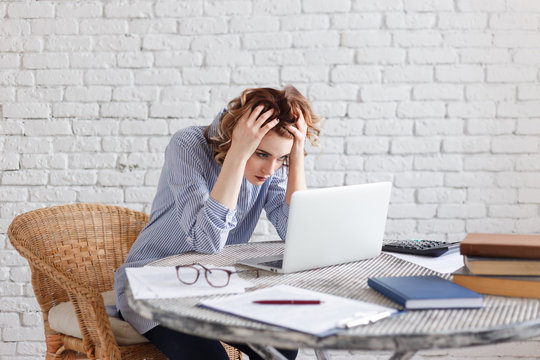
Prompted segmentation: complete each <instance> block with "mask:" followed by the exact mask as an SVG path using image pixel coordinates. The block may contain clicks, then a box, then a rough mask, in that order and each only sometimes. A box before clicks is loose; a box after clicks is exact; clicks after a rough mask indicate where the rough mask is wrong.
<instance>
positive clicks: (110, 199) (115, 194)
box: [79, 187, 124, 204]
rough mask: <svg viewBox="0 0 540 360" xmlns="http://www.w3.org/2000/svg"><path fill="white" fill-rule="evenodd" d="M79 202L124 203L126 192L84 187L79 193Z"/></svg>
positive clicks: (114, 189) (115, 189)
mask: <svg viewBox="0 0 540 360" xmlns="http://www.w3.org/2000/svg"><path fill="white" fill-rule="evenodd" d="M79 201H81V202H84V203H106V204H111V203H112V204H119V203H122V202H124V192H123V191H122V189H117V188H103V187H97V188H94V187H91V188H87V187H83V188H81V190H80V191H79Z"/></svg>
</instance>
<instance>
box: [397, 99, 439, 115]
mask: <svg viewBox="0 0 540 360" xmlns="http://www.w3.org/2000/svg"><path fill="white" fill-rule="evenodd" d="M445 113H446V106H445V104H444V103H442V102H437V101H422V102H402V103H400V104H399V105H398V107H397V116H398V117H404V118H432V117H444V115H445Z"/></svg>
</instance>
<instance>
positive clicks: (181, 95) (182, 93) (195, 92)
mask: <svg viewBox="0 0 540 360" xmlns="http://www.w3.org/2000/svg"><path fill="white" fill-rule="evenodd" d="M211 89H212V88H211V87H210V86H183V85H182V86H167V87H163V88H162V90H161V99H163V100H164V101H167V102H179V101H182V100H192V101H200V102H208V101H209V100H210V92H211Z"/></svg>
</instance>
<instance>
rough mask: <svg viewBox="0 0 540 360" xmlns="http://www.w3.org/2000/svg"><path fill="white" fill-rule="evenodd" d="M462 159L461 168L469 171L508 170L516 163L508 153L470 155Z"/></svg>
mask: <svg viewBox="0 0 540 360" xmlns="http://www.w3.org/2000/svg"><path fill="white" fill-rule="evenodd" d="M464 160H465V161H464V165H463V168H464V169H465V170H469V171H477V170H483V171H508V170H512V169H513V168H514V163H516V161H515V159H514V158H513V157H512V156H509V155H471V156H468V157H466V158H465V159H464Z"/></svg>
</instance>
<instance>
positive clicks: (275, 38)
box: [242, 33, 293, 50]
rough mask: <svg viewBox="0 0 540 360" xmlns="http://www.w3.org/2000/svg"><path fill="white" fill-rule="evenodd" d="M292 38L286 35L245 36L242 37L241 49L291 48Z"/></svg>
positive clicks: (262, 34) (263, 34)
mask: <svg viewBox="0 0 540 360" xmlns="http://www.w3.org/2000/svg"><path fill="white" fill-rule="evenodd" d="M292 40H293V38H292V36H291V34H288V33H275V34H274V33H272V34H265V33H260V34H246V35H244V37H243V41H242V44H243V48H245V49H253V50H258V49H279V48H282V49H284V48H289V47H291V46H292V43H293V42H292Z"/></svg>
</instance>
